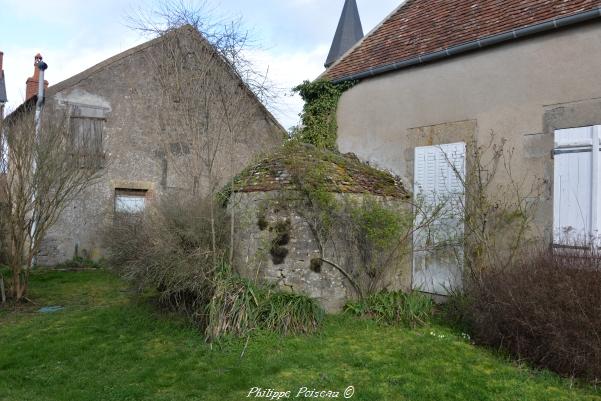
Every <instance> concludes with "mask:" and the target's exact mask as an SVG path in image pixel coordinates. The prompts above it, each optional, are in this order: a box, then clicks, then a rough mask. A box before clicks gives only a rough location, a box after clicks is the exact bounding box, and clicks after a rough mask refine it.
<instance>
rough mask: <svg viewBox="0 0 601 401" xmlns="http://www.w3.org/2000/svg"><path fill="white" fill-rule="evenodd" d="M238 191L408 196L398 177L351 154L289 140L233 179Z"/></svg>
mask: <svg viewBox="0 0 601 401" xmlns="http://www.w3.org/2000/svg"><path fill="white" fill-rule="evenodd" d="M234 185H235V189H236V191H239V192H264V191H275V190H282V189H290V190H295V189H300V188H299V186H302V187H303V188H304V189H306V188H313V189H316V190H321V191H327V192H333V193H361V194H365V193H368V194H374V195H380V196H389V197H395V198H408V197H409V192H408V191H407V190H406V189H405V187H404V186H403V184H402V182H401V180H400V179H399V178H398V177H395V176H393V175H392V174H390V173H389V172H386V171H382V170H378V169H376V168H374V167H372V166H370V165H369V164H366V163H363V162H361V161H360V160H359V158H358V157H357V156H355V155H354V154H341V153H338V152H334V151H331V150H327V149H319V148H317V147H315V146H313V145H309V144H305V143H300V142H298V141H294V140H292V141H290V142H289V143H287V144H286V145H285V146H283V147H282V148H280V149H278V150H277V151H275V152H274V153H272V154H270V155H268V156H267V157H264V158H263V159H262V160H260V161H259V162H258V163H256V164H255V165H253V166H250V167H248V168H247V169H245V170H244V171H243V172H242V173H241V174H240V175H239V176H238V177H237V178H236V180H235V184H234Z"/></svg>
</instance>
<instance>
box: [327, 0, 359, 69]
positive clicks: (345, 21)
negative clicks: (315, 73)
mask: <svg viewBox="0 0 601 401" xmlns="http://www.w3.org/2000/svg"><path fill="white" fill-rule="evenodd" d="M362 37H363V27H362V26H361V18H359V9H358V8H357V1H356V0H345V1H344V7H343V8H342V15H341V16H340V21H338V28H336V34H335V35H334V40H333V41H332V47H331V48H330V53H329V54H328V58H327V59H326V63H325V67H326V68H328V67H329V66H331V65H332V64H334V62H335V61H336V60H338V59H339V58H340V57H341V56H342V55H343V54H344V53H346V52H347V51H348V50H349V49H350V48H351V47H353V46H354V45H355V44H356V43H357V42H358V41H359V40H361V38H362Z"/></svg>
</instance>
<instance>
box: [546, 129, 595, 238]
mask: <svg viewBox="0 0 601 401" xmlns="http://www.w3.org/2000/svg"><path fill="white" fill-rule="evenodd" d="M600 130H601V126H595V127H581V128H570V129H565V130H558V131H556V132H555V150H554V152H553V153H554V188H553V242H554V243H555V244H556V245H563V246H585V245H589V244H590V241H591V239H596V238H597V237H598V233H599V218H598V216H599V215H600V213H599V176H600V167H601V166H600V163H599V159H600V157H599V156H600V155H599V132H600ZM595 144H596V145H595ZM593 152H596V153H593Z"/></svg>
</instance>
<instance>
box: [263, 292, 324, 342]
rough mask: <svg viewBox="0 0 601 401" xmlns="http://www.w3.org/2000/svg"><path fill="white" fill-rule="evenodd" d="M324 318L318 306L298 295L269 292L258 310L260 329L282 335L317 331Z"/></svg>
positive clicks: (307, 298)
mask: <svg viewBox="0 0 601 401" xmlns="http://www.w3.org/2000/svg"><path fill="white" fill-rule="evenodd" d="M323 317H324V311H323V309H322V308H321V307H320V306H319V304H318V303H317V302H316V301H315V300H313V299H311V298H309V297H307V296H305V295H300V294H293V293H289V292H277V291H276V292H269V293H268V296H267V297H266V298H265V300H264V301H263V302H262V305H261V307H260V308H259V316H258V322H259V325H260V327H262V328H264V329H266V330H269V331H274V332H277V333H280V334H283V335H288V334H309V333H313V332H315V331H317V328H318V327H319V324H320V323H321V321H322V319H323Z"/></svg>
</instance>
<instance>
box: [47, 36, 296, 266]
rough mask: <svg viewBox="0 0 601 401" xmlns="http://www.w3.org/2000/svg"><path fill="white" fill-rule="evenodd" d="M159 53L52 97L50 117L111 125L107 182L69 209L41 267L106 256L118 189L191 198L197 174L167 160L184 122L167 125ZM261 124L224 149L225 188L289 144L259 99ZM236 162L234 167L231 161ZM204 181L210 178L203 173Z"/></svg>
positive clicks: (53, 91)
mask: <svg viewBox="0 0 601 401" xmlns="http://www.w3.org/2000/svg"><path fill="white" fill-rule="evenodd" d="M160 57H162V56H161V51H160V49H159V48H158V47H157V46H150V47H146V48H143V49H142V50H140V51H137V52H132V53H131V54H129V55H127V56H126V57H123V58H121V59H120V60H117V61H115V62H113V63H110V64H109V65H106V66H105V67H103V68H100V69H96V70H95V71H94V72H93V73H91V74H89V75H88V76H84V77H81V79H77V80H68V81H67V82H68V83H69V85H63V84H59V85H57V86H56V87H54V88H50V90H49V99H48V102H47V107H46V111H45V113H46V115H52V113H64V112H65V111H66V110H67V109H69V108H70V107H71V106H72V105H74V104H75V105H84V106H85V107H82V110H84V113H87V114H90V115H91V114H97V115H98V116H104V117H105V118H106V121H105V124H104V132H103V136H104V138H103V148H104V149H103V150H104V152H105V153H106V158H107V160H106V165H105V168H103V169H102V171H101V173H102V176H101V178H100V179H99V181H98V182H97V183H96V184H95V185H93V186H92V187H91V188H89V189H88V190H87V191H86V193H85V194H84V195H83V196H80V197H79V198H78V199H77V201H75V202H73V204H71V205H69V207H68V208H67V209H66V210H65V212H64V213H63V214H62V215H61V218H60V220H59V222H58V223H57V224H56V225H55V226H54V227H53V228H52V230H51V232H50V233H49V234H48V236H47V238H46V239H45V241H44V244H43V249H42V251H41V253H40V256H39V258H38V263H39V264H43V265H50V264H55V263H58V262H62V261H64V260H66V259H70V258H72V257H73V256H74V254H75V252H76V250H77V252H78V255H79V256H84V257H92V258H99V257H101V256H102V255H103V250H102V241H101V230H102V227H103V226H104V224H106V223H107V222H110V221H111V218H112V212H113V207H114V193H115V188H130V189H145V190H148V193H149V196H150V197H151V198H152V199H158V198H160V197H161V196H164V195H166V194H169V193H176V192H178V191H189V190H190V188H191V185H192V183H191V177H192V176H193V175H194V173H193V172H191V171H187V170H186V169H184V168H183V167H182V168H177V169H176V168H175V166H174V161H175V159H174V158H170V157H167V156H166V155H165V149H166V148H167V149H168V146H166V144H165V133H166V132H173V130H175V129H177V128H176V126H175V125H176V124H177V119H168V118H167V119H166V118H165V113H162V112H161V111H162V110H164V107H165V105H164V103H163V102H162V100H161V96H163V95H164V93H163V92H162V91H161V87H160V85H158V83H157V81H156V79H155V77H153V71H154V70H153V68H154V65H153V63H152V62H153V60H158V59H160ZM246 104H247V105H248V107H249V108H252V109H253V110H254V113H255V114H254V117H253V121H252V122H251V123H249V124H248V125H246V126H245V127H244V129H240V130H238V131H237V132H236V143H235V145H234V149H232V148H231V146H227V145H224V147H223V150H222V151H221V152H220V153H219V154H218V157H217V159H218V161H217V165H216V169H217V170H218V171H219V174H220V182H221V183H224V182H226V180H228V179H229V178H230V177H231V176H232V174H235V173H237V172H238V171H239V170H240V169H241V168H242V167H243V166H245V165H246V164H248V163H249V162H250V161H251V160H252V159H253V158H254V157H256V155H257V154H258V153H261V152H265V151H267V150H269V149H270V148H273V147H275V146H279V145H280V144H281V143H282V140H283V137H284V135H285V133H284V132H283V131H282V129H281V128H280V127H279V125H277V123H275V122H273V121H272V120H271V118H272V117H271V116H269V115H268V114H267V113H266V112H265V110H264V109H263V107H262V106H261V105H260V104H259V103H257V101H256V100H255V99H253V98H251V97H247V100H246ZM231 154H233V161H234V165H233V166H232V165H231V163H230V161H231V159H230V155H231ZM201 175H202V172H201ZM199 182H200V188H199V192H200V193H201V194H206V193H207V192H208V188H207V185H206V182H207V180H206V179H205V178H200V180H199Z"/></svg>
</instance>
